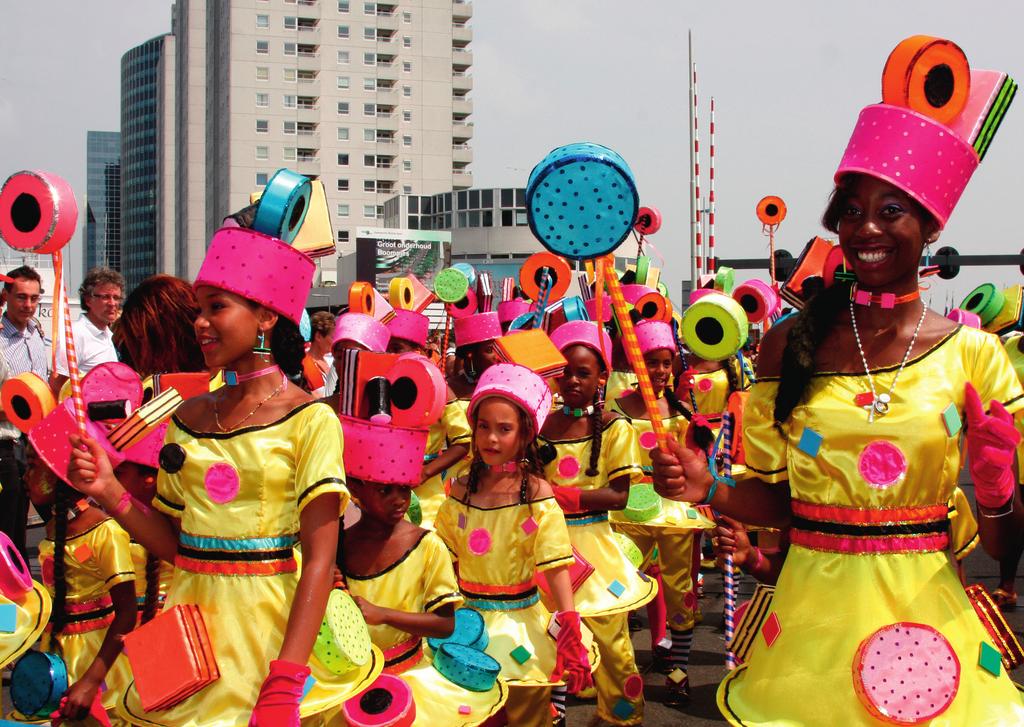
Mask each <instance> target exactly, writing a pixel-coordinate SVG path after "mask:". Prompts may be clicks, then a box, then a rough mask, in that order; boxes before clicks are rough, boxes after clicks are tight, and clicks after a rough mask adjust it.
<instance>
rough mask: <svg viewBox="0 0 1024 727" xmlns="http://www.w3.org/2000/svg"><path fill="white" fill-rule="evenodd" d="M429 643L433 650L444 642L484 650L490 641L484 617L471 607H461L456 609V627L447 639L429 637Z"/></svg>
mask: <svg viewBox="0 0 1024 727" xmlns="http://www.w3.org/2000/svg"><path fill="white" fill-rule="evenodd" d="M427 643H428V644H429V645H430V648H431V650H432V651H437V650H438V649H440V648H441V645H442V644H462V645H463V646H471V647H473V648H474V649H479V650H480V651H483V650H484V649H486V648H487V645H488V644H489V643H490V637H489V636H488V634H487V625H486V624H485V623H484V617H483V616H481V615H480V613H479V612H478V611H474V610H473V609H471V608H460V609H457V610H456V611H455V628H454V629H453V630H452V633H451V635H450V636H449V637H448V638H445V639H438V638H429V639H427Z"/></svg>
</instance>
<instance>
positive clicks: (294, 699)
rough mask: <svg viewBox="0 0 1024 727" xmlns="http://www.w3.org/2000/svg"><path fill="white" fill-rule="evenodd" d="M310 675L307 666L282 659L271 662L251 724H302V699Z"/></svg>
mask: <svg viewBox="0 0 1024 727" xmlns="http://www.w3.org/2000/svg"><path fill="white" fill-rule="evenodd" d="M308 676H309V667H308V666H305V665H299V664H293V663H291V662H290V661H284V660H283V659H274V660H273V661H272V662H270V673H269V674H267V678H266V679H264V680H263V686H261V687H260V696H259V698H258V699H257V700H256V706H255V707H253V710H252V717H250V718H249V727H299V700H301V699H302V688H303V687H305V686H306V677H308Z"/></svg>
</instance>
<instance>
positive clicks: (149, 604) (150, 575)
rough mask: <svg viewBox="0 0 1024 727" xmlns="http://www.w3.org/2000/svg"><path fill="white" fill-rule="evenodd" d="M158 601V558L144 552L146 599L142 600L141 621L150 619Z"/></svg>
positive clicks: (154, 613)
mask: <svg viewBox="0 0 1024 727" xmlns="http://www.w3.org/2000/svg"><path fill="white" fill-rule="evenodd" d="M159 603H160V559H159V558H157V557H156V556H155V555H153V554H152V553H150V552H148V551H147V552H146V600H145V601H143V602H142V623H147V622H148V621H152V620H153V617H154V616H156V609H157V606H158V605H159Z"/></svg>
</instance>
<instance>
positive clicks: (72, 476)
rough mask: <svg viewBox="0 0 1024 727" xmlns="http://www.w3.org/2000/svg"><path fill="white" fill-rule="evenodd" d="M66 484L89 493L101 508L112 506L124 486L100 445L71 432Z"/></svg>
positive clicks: (93, 440)
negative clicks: (69, 459) (118, 479)
mask: <svg viewBox="0 0 1024 727" xmlns="http://www.w3.org/2000/svg"><path fill="white" fill-rule="evenodd" d="M70 441H71V461H70V462H69V463H68V484H70V485H71V486H72V487H74V488H75V489H76V490H78V491H79V492H81V493H82V494H83V495H88V496H89V497H91V498H93V499H94V500H96V502H98V503H99V504H100V506H101V507H103V508H104V509H108V507H109V506H112V505H115V504H116V503H117V501H118V498H119V497H120V496H121V490H122V489H123V488H122V487H121V485H120V483H119V482H118V481H117V478H116V477H115V476H114V468H113V467H111V466H110V459H109V458H108V457H107V453H106V452H104V451H103V447H101V446H100V445H99V442H97V441H96V440H95V439H93V438H92V437H89V436H82V435H79V434H72V435H71V437H70Z"/></svg>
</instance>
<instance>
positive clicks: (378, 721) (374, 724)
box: [341, 674, 440, 727]
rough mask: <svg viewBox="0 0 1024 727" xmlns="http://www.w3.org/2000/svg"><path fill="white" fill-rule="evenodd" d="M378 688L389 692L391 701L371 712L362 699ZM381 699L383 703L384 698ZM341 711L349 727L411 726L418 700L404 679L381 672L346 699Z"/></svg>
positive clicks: (414, 719) (414, 718)
mask: <svg viewBox="0 0 1024 727" xmlns="http://www.w3.org/2000/svg"><path fill="white" fill-rule="evenodd" d="M376 689H382V690H384V691H385V692H387V693H388V695H390V697H391V702H390V704H388V706H387V707H386V708H385V709H384V710H383V711H382V712H373V713H372V714H371V713H370V712H367V711H366V710H364V709H363V707H362V701H361V700H362V698H363V696H364V695H365V694H367V692H370V691H372V690H376ZM382 696H383V695H382ZM381 701H382V703H383V701H384V700H381ZM341 712H342V715H343V716H344V718H345V724H347V725H349V727H382V726H383V725H387V727H411V725H412V724H413V723H414V722H415V721H416V701H415V700H414V699H413V695H412V689H411V688H410V687H409V685H408V684H406V682H405V680H404V679H402V678H401V677H397V676H395V675H393V674H381V675H380V676H379V677H377V678H376V680H374V682H373V684H371V685H370V686H369V687H367V688H366V689H365V690H364V691H362V692H360V693H359V694H357V695H356V696H354V697H352V698H351V699H348V700H346V701H345V703H344V704H343V705H342V708H341ZM439 727H440V726H439Z"/></svg>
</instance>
